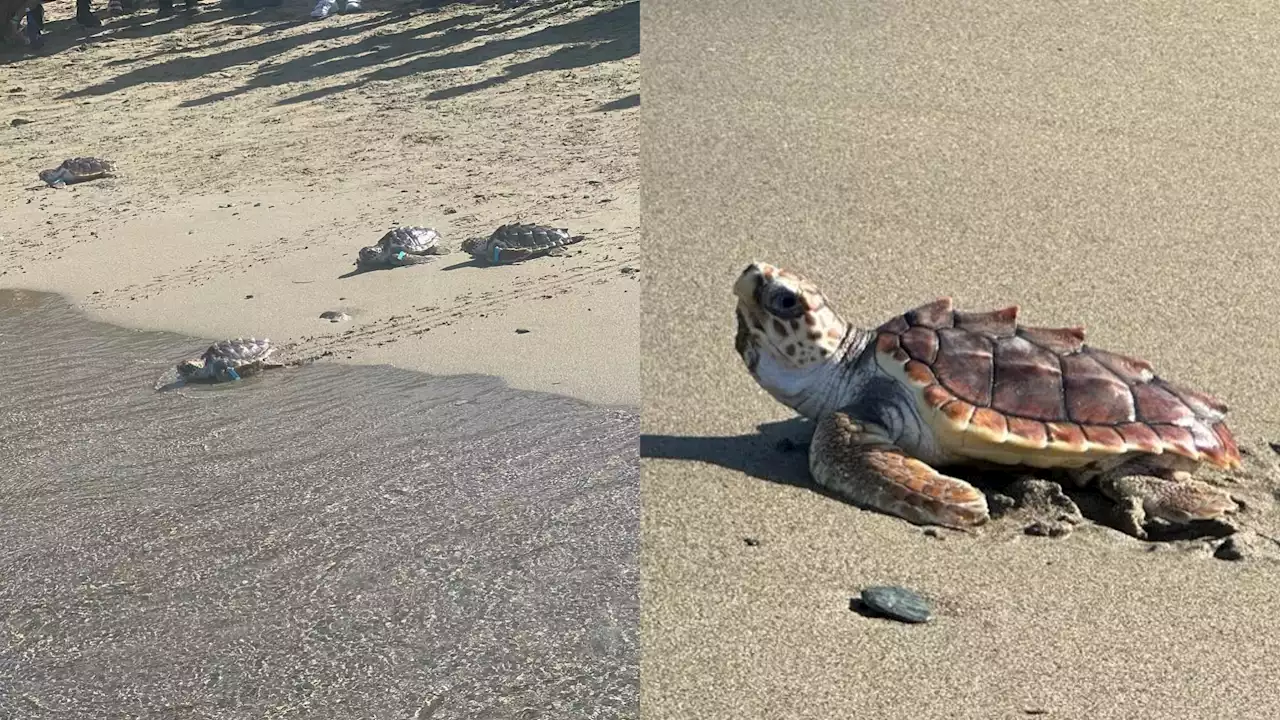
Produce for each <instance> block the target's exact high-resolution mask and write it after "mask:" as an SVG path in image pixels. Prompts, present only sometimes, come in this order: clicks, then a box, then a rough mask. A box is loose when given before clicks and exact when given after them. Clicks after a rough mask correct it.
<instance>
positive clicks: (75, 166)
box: [40, 157, 116, 188]
mask: <svg viewBox="0 0 1280 720" xmlns="http://www.w3.org/2000/svg"><path fill="white" fill-rule="evenodd" d="M115 169H116V166H115V163H113V162H111V161H110V160H103V159H101V158H94V157H77V158H67V159H66V160H63V161H62V164H61V165H59V166H58V167H56V168H53V169H51V170H41V171H40V179H41V180H43V181H45V182H46V183H48V184H49V187H55V188H60V187H64V186H66V185H70V184H73V183H79V182H85V181H87V180H97V179H98V178H104V177H112V176H113V175H114V174H115Z"/></svg>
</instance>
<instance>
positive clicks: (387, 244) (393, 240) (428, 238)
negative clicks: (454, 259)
mask: <svg viewBox="0 0 1280 720" xmlns="http://www.w3.org/2000/svg"><path fill="white" fill-rule="evenodd" d="M439 244H440V233H438V232H436V231H435V230H434V229H432V228H426V227H398V228H396V229H394V230H391V231H390V232H388V233H387V234H386V235H383V236H382V239H380V240H378V246H379V247H381V248H382V249H383V251H384V252H387V253H394V252H399V251H404V252H407V253H412V254H415V255H422V254H425V253H428V252H430V251H432V250H433V249H435V247H436V246H437V245H439Z"/></svg>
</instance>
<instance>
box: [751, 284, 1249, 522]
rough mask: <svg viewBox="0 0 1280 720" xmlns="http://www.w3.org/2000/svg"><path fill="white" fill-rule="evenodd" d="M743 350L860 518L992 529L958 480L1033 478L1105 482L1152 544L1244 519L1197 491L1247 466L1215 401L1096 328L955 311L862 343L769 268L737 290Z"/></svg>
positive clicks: (980, 504)
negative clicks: (801, 421)
mask: <svg viewBox="0 0 1280 720" xmlns="http://www.w3.org/2000/svg"><path fill="white" fill-rule="evenodd" d="M733 289H734V294H735V295H736V296H737V323H738V330H737V337H736V339H735V343H734V344H735V347H736V349H737V351H738V353H739V354H740V355H741V356H742V359H743V361H744V362H745V363H746V365H747V369H748V370H749V371H750V373H751V375H752V377H754V378H755V380H756V382H758V383H759V384H760V385H761V387H763V388H764V389H765V390H767V391H768V392H769V393H770V394H771V395H772V396H773V397H774V398H775V399H777V400H779V401H780V402H782V403H783V404H785V405H787V406H788V407H790V408H792V409H794V410H795V411H797V412H799V413H800V414H802V415H804V416H805V417H808V418H809V419H811V420H813V421H814V422H815V431H814V436H813V440H812V442H811V444H810V447H809V469H810V471H811V473H812V474H813V477H814V480H815V481H816V482H817V483H818V484H820V485H822V486H824V487H826V488H828V489H830V490H832V491H833V492H835V493H837V494H839V495H840V496H842V497H844V498H846V499H848V500H850V501H852V502H853V503H854V504H856V505H859V506H862V507H866V508H871V509H874V510H879V511H881V512H884V513H888V514H891V515H896V516H899V517H901V518H903V519H905V520H908V521H910V522H912V523H916V524H920V525H940V526H946V527H952V528H960V529H963V528H969V527H974V526H977V525H981V524H982V523H984V522H986V521H987V519H988V517H989V514H988V509H987V500H986V497H985V496H984V495H983V494H982V493H981V492H980V491H979V490H978V489H977V488H975V487H973V486H972V485H970V484H969V483H968V482H965V481H964V480H961V479H959V478H956V477H952V476H950V475H946V474H943V472H941V470H940V469H945V468H947V467H948V466H951V467H957V466H959V467H963V466H969V467H981V468H988V469H990V468H1005V469H1012V468H1034V469H1039V470H1048V471H1052V472H1056V473H1060V474H1062V475H1064V476H1065V477H1066V478H1067V479H1068V480H1069V481H1072V482H1073V483H1074V484H1076V486H1078V487H1082V486H1084V485H1086V484H1089V483H1094V484H1095V485H1096V487H1097V488H1098V489H1099V490H1100V491H1101V492H1102V493H1103V494H1104V495H1106V496H1107V497H1109V498H1110V499H1111V500H1113V501H1114V502H1116V503H1117V504H1118V506H1119V509H1120V510H1121V511H1122V512H1121V515H1122V517H1121V520H1120V522H1121V525H1122V529H1124V530H1125V531H1126V532H1128V533H1130V534H1132V535H1134V536H1136V537H1140V538H1142V537H1146V532H1145V529H1144V527H1143V525H1144V523H1145V522H1146V520H1147V519H1149V518H1159V519H1160V520H1163V521H1164V522H1167V523H1170V524H1173V525H1185V524H1187V523H1191V522H1194V521H1198V520H1221V519H1222V518H1223V517H1224V516H1225V515H1227V514H1229V513H1233V512H1235V511H1236V510H1238V506H1237V504H1236V502H1235V501H1234V500H1233V499H1232V498H1231V496H1230V495H1228V494H1227V493H1226V492H1224V491H1223V490H1221V489H1219V488H1217V487H1215V486H1213V485H1210V484H1208V483H1205V482H1201V481H1198V480H1194V479H1191V472H1192V471H1194V470H1195V469H1196V468H1197V467H1199V466H1200V465H1201V464H1202V463H1207V464H1209V465H1212V466H1214V467H1218V468H1221V469H1224V470H1234V469H1238V468H1240V466H1241V461H1240V451H1239V449H1238V448H1237V446H1236V441H1235V439H1234V438H1233V437H1232V434H1231V431H1230V430H1228V429H1227V426H1226V424H1225V422H1224V417H1225V415H1226V412H1227V408H1226V406H1225V405H1223V404H1222V403H1221V402H1219V401H1218V400H1216V399H1214V398H1212V397H1210V396H1209V395H1206V394H1204V393H1201V392H1198V391H1196V390H1192V389H1189V388H1185V387H1182V386H1179V385H1176V384H1174V383H1172V382H1169V381H1167V380H1165V379H1163V378H1161V377H1160V376H1159V375H1157V374H1156V373H1155V371H1154V369H1153V368H1152V366H1151V365H1150V364H1149V363H1147V362H1146V361H1143V360H1139V359H1136V358H1131V357H1127V356H1124V355H1120V354H1116V353H1112V352H1108V351H1106V350H1101V349H1099V348H1095V347H1092V346H1089V345H1086V344H1085V334H1084V329H1083V328H1078V327H1076V328H1041V327H1029V326H1025V325H1021V324H1019V322H1018V308H1017V307H1016V306H1014V307H1008V308H1004V309H1000V310H993V311H990V312H961V311H958V310H956V309H955V308H954V307H953V305H952V301H951V299H950V298H942V299H940V300H937V301H935V302H932V303H929V304H927V305H922V306H920V307H918V308H915V309H913V310H910V311H908V312H906V313H904V314H902V315H899V316H897V317H894V318H892V319H890V320H889V321H887V322H885V323H884V324H882V325H881V326H880V327H878V328H876V329H874V330H865V329H859V328H854V327H852V326H850V325H849V324H848V323H847V322H845V321H844V320H843V319H842V318H841V317H840V315H838V314H837V313H836V311H835V310H834V309H833V308H832V307H831V306H830V305H829V304H828V303H827V299H826V297H824V296H823V294H822V293H821V292H820V291H819V290H818V289H817V287H816V286H815V285H814V284H813V283H811V282H809V281H808V280H806V279H804V278H803V277H801V276H799V275H797V274H795V273H792V272H789V271H787V270H783V269H780V268H777V267H774V266H772V265H768V264H765V263H753V264H751V265H749V266H748V267H747V268H746V270H744V271H743V272H742V273H741V275H740V276H739V277H738V279H737V280H736V282H735V284H734V288H733Z"/></svg>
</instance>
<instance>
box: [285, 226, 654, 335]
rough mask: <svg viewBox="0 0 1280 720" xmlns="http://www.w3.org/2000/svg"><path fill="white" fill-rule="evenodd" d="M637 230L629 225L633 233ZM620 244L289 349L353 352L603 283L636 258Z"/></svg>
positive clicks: (635, 252) (634, 252) (636, 254)
mask: <svg viewBox="0 0 1280 720" xmlns="http://www.w3.org/2000/svg"><path fill="white" fill-rule="evenodd" d="M638 233H639V230H638V229H634V230H630V231H628V233H627V234H628V235H630V234H638ZM624 247H626V249H625V250H617V249H613V248H611V249H610V251H609V252H608V253H606V257H607V259H600V260H594V259H593V260H594V261H593V262H592V263H591V264H589V265H579V266H576V267H570V268H567V269H559V270H557V271H555V272H549V273H546V274H544V275H541V276H539V277H535V278H527V279H523V280H518V281H515V282H514V283H513V284H512V286H511V287H510V288H509V289H506V290H501V291H488V292H481V293H478V294H474V295H473V294H469V293H468V294H464V295H460V296H457V297H455V298H453V299H451V300H448V301H445V303H444V304H442V305H439V306H436V305H430V304H426V305H420V306H415V307H412V308H411V309H410V312H403V311H401V312H396V313H389V314H387V315H384V316H381V317H379V318H376V319H374V320H370V321H367V322H365V323H362V324H360V325H358V326H356V327H351V328H348V329H346V330H344V331H342V332H336V333H324V334H318V335H308V336H304V337H300V338H298V339H297V340H296V341H295V342H294V343H292V345H293V346H294V352H296V353H297V354H298V356H299V357H300V358H302V359H305V360H319V359H322V358H329V357H338V358H344V357H345V356H346V355H348V354H351V353H354V352H358V351H359V350H360V349H361V348H368V347H382V346H383V345H387V344H391V343H395V342H398V341H399V340H401V339H404V338H406V337H417V336H421V335H424V334H426V333H428V332H430V331H432V330H435V329H437V328H441V327H447V326H449V325H453V324H454V323H456V322H458V321H461V320H465V319H467V318H474V317H480V316H485V315H489V314H493V313H499V312H501V311H502V310H504V309H505V308H507V307H509V306H511V305H512V304H514V303H517V302H521V301H533V300H545V299H550V298H553V297H555V296H557V295H565V294H568V293H571V292H573V290H574V289H576V288H580V287H583V286H586V285H592V284H603V283H607V282H610V281H612V280H615V279H617V280H618V281H623V280H624V279H625V277H626V276H624V275H623V274H622V268H624V267H626V266H628V265H636V264H638V262H639V257H640V252H639V248H638V247H636V246H634V245H631V246H624Z"/></svg>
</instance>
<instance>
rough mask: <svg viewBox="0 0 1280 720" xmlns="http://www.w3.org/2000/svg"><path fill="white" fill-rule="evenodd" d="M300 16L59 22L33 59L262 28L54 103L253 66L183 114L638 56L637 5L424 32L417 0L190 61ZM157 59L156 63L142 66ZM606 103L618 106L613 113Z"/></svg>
mask: <svg viewBox="0 0 1280 720" xmlns="http://www.w3.org/2000/svg"><path fill="white" fill-rule="evenodd" d="M587 8H597V9H596V10H595V11H594V12H591V13H589V14H587V15H582V16H577V17H573V18H572V19H569V20H567V21H563V22H559V21H560V20H563V17H562V16H565V15H566V14H568V13H572V12H575V11H578V10H583V9H587ZM306 12H307V10H306V9H305V8H303V7H295V6H294V5H293V4H290V6H289V7H287V8H276V7H269V8H261V9H256V10H238V9H235V8H231V7H228V6H223V7H218V8H210V9H209V10H202V11H201V12H200V13H198V14H195V15H186V16H184V15H183V14H182V13H179V14H178V15H177V16H174V17H169V18H163V19H157V17H156V14H155V12H154V10H151V9H144V10H140V11H137V12H136V13H134V14H133V15H129V16H126V17H124V18H123V19H117V20H114V21H112V22H110V23H109V24H108V25H107V27H105V28H103V29H101V30H94V31H82V32H80V33H79V35H78V36H77V33H76V32H75V31H74V30H68V29H67V28H65V27H63V26H64V25H66V24H68V23H69V24H71V25H72V26H74V28H75V29H76V30H79V26H75V25H74V21H60V22H58V23H51V24H50V25H49V26H47V27H48V29H49V34H48V39H47V41H46V43H47V44H46V46H45V47H44V49H42V50H41V51H40V53H39V54H40V55H48V54H52V53H57V52H62V51H65V50H67V49H68V48H71V47H74V46H78V45H82V44H84V43H85V42H95V41H102V40H112V39H123V38H138V37H147V36H151V35H156V34H160V33H164V32H168V31H169V30H171V29H173V28H174V27H178V26H179V25H185V24H193V23H202V24H217V23H221V24H249V23H268V25H267V26H266V27H264V28H262V29H260V30H258V31H257V32H253V33H249V34H239V35H236V36H234V37H229V38H228V37H224V38H220V39H217V40H214V41H211V42H210V43H208V44H207V45H192V44H187V45H178V44H176V43H175V44H174V46H173V47H171V48H165V49H163V50H160V51H158V52H155V53H151V54H149V55H139V56H136V57H129V58H124V59H121V60H116V61H113V62H112V63H110V64H109V65H108V67H109V68H110V67H117V68H118V67H129V66H133V67H134V69H131V70H126V71H125V72H123V73H122V74H119V75H116V76H114V77H109V78H107V79H105V80H103V81H102V82H100V83H98V84H95V85H91V86H89V87H86V88H82V89H79V90H75V91H72V92H68V93H65V94H63V95H62V96H61V99H71V98H80V97H86V96H100V95H108V94H111V93H114V92H118V91H121V90H126V89H128V88H131V87H136V86H139V85H145V84H149V83H173V82H183V81H187V80H191V79H193V78H196V77H201V76H205V75H209V74H213V73H217V72H221V71H225V70H227V69H228V68H232V67H237V66H246V65H247V66H255V70H254V73H253V74H252V75H251V76H250V77H249V79H248V81H247V82H245V83H244V84H243V85H241V86H240V87H237V88H234V89H232V90H228V91H223V92H218V93H213V94H210V95H206V96H204V97H200V98H194V99H191V100H187V101H186V102H183V103H182V106H184V107H193V106H200V105H206V104H209V103H213V102H217V101H219V100H223V99H226V98H230V97H235V96H238V95H242V94H244V93H247V92H249V91H251V90H255V89H259V88H270V87H278V86H282V85H288V84H292V83H298V82H305V81H308V80H312V79H315V78H319V77H322V76H327V75H335V74H342V73H347V72H353V71H361V70H363V71H364V72H363V74H361V75H360V76H359V77H357V78H355V79H353V80H351V81H350V82H347V83H342V84H339V85H334V86H330V87H325V88H321V89H318V90H312V91H308V92H306V93H302V94H299V95H295V96H291V97H285V98H282V99H281V100H279V101H277V104H280V105H290V104H295V103H300V102H305V101H308V100H315V99H318V98H321V97H326V96H329V95H332V94H334V93H340V92H344V91H347V90H352V89H356V88H360V87H362V86H364V85H366V84H368V83H370V82H379V81H387V80H394V79H397V78H402V77H406V76H409V75H413V74H416V73H424V72H431V71H435V70H455V69H461V68H466V67H472V66H477V65H481V64H483V63H486V62H489V61H492V60H496V59H499V58H502V57H505V56H508V55H511V54H513V53H520V52H527V51H533V50H537V49H539V48H543V47H550V46H560V47H557V48H556V49H555V50H553V51H552V52H550V53H548V54H546V55H544V56H542V57H538V58H534V59H532V60H522V61H520V62H515V63H512V64H509V65H507V66H506V67H505V68H503V70H502V72H501V74H498V75H494V76H492V77H489V78H487V79H485V80H482V81H479V82H472V83H462V84H458V85H455V86H452V87H448V88H444V89H440V90H436V91H435V92H433V93H431V94H430V95H428V96H427V97H426V99H427V100H441V99H446V98H452V97H457V96H459V95H464V94H466V93H469V92H472V91H475V90H481V89H485V88H489V87H494V86H496V85H500V84H502V83H505V82H508V81H510V80H513V79H516V78H520V77H523V76H526V75H530V74H533V73H538V72H543V71H550V70H565V69H572V68H581V67H587V66H590V65H594V64H598V63H603V62H610V61H613V60H619V59H623V58H627V57H631V56H634V55H637V54H638V53H639V52H640V11H639V2H638V0H631V1H630V2H624V3H622V4H614V3H600V2H591V1H589V0H541V1H540V2H539V1H537V0H535V1H533V2H529V3H526V4H524V5H522V6H520V7H519V8H516V9H513V10H508V9H501V8H498V7H491V8H486V9H485V10H484V11H483V12H479V11H470V12H463V13H460V14H457V15H451V16H448V17H441V18H440V19H439V20H436V21H434V22H429V23H427V24H425V25H424V24H420V23H418V22H414V18H415V17H416V16H418V15H422V14H432V13H431V12H430V11H424V10H421V9H419V3H418V2H417V1H416V0H414V1H412V2H408V3H396V4H392V3H388V4H386V5H382V6H378V5H375V4H374V3H372V2H371V3H370V7H369V10H368V11H367V18H366V19H362V20H360V21H358V22H355V23H352V24H342V25H336V24H332V23H315V29H314V30H310V31H307V32H305V33H303V34H300V35H299V34H296V33H289V34H287V35H285V36H282V37H279V38H273V39H265V40H264V41H262V42H256V43H253V44H251V45H248V46H240V47H235V48H230V49H226V50H222V51H220V52H213V53H210V54H205V55H202V56H201V57H199V58H193V57H191V56H190V54H191V53H193V52H198V53H208V52H209V51H210V50H216V49H217V48H219V47H221V46H223V45H227V44H229V43H232V42H237V41H241V40H245V39H252V38H259V37H261V38H268V37H270V36H272V35H276V34H279V33H281V31H283V30H287V29H290V28H293V27H296V26H299V25H302V24H306V23H308V22H310V21H309V20H308V19H306V18H305V17H304V18H302V19H299V17H298V16H299V14H305V13H306ZM529 27H538V29H536V30H532V31H531V32H525V33H524V34H520V35H515V36H514V37H511V36H508V37H502V38H499V39H493V40H489V41H487V42H483V44H480V45H475V46H469V47H466V48H459V49H454V48H458V46H461V45H464V44H465V45H471V44H472V43H474V42H475V41H477V40H484V39H485V38H488V37H490V36H498V35H508V34H509V33H512V32H514V31H519V30H521V29H522V28H529ZM373 30H377V31H378V32H377V34H376V35H373V36H370V37H367V38H365V39H363V40H361V41H359V42H354V43H349V44H345V43H338V44H336V46H335V43H334V42H333V41H337V40H340V39H341V38H344V37H347V36H350V35H351V34H352V33H360V32H369V31H373ZM299 46H312V47H314V48H315V50H314V52H310V53H308V54H306V55H305V56H302V57H297V58H292V59H289V60H284V61H282V62H278V63H276V62H272V59H273V58H274V57H276V56H277V55H280V54H282V53H284V52H285V51H288V50H292V49H294V48H297V47H299ZM155 60H160V61H159V62H152V63H150V64H144V65H139V64H140V63H145V62H147V61H155ZM638 103H639V96H638V95H637V96H634V100H632V99H630V98H622V99H621V100H618V101H616V105H617V107H609V106H608V105H606V106H602V107H601V108H600V109H602V110H604V109H622V108H624V107H634V106H635V105H637V104H638ZM613 104H615V103H611V104H610V105H613Z"/></svg>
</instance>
